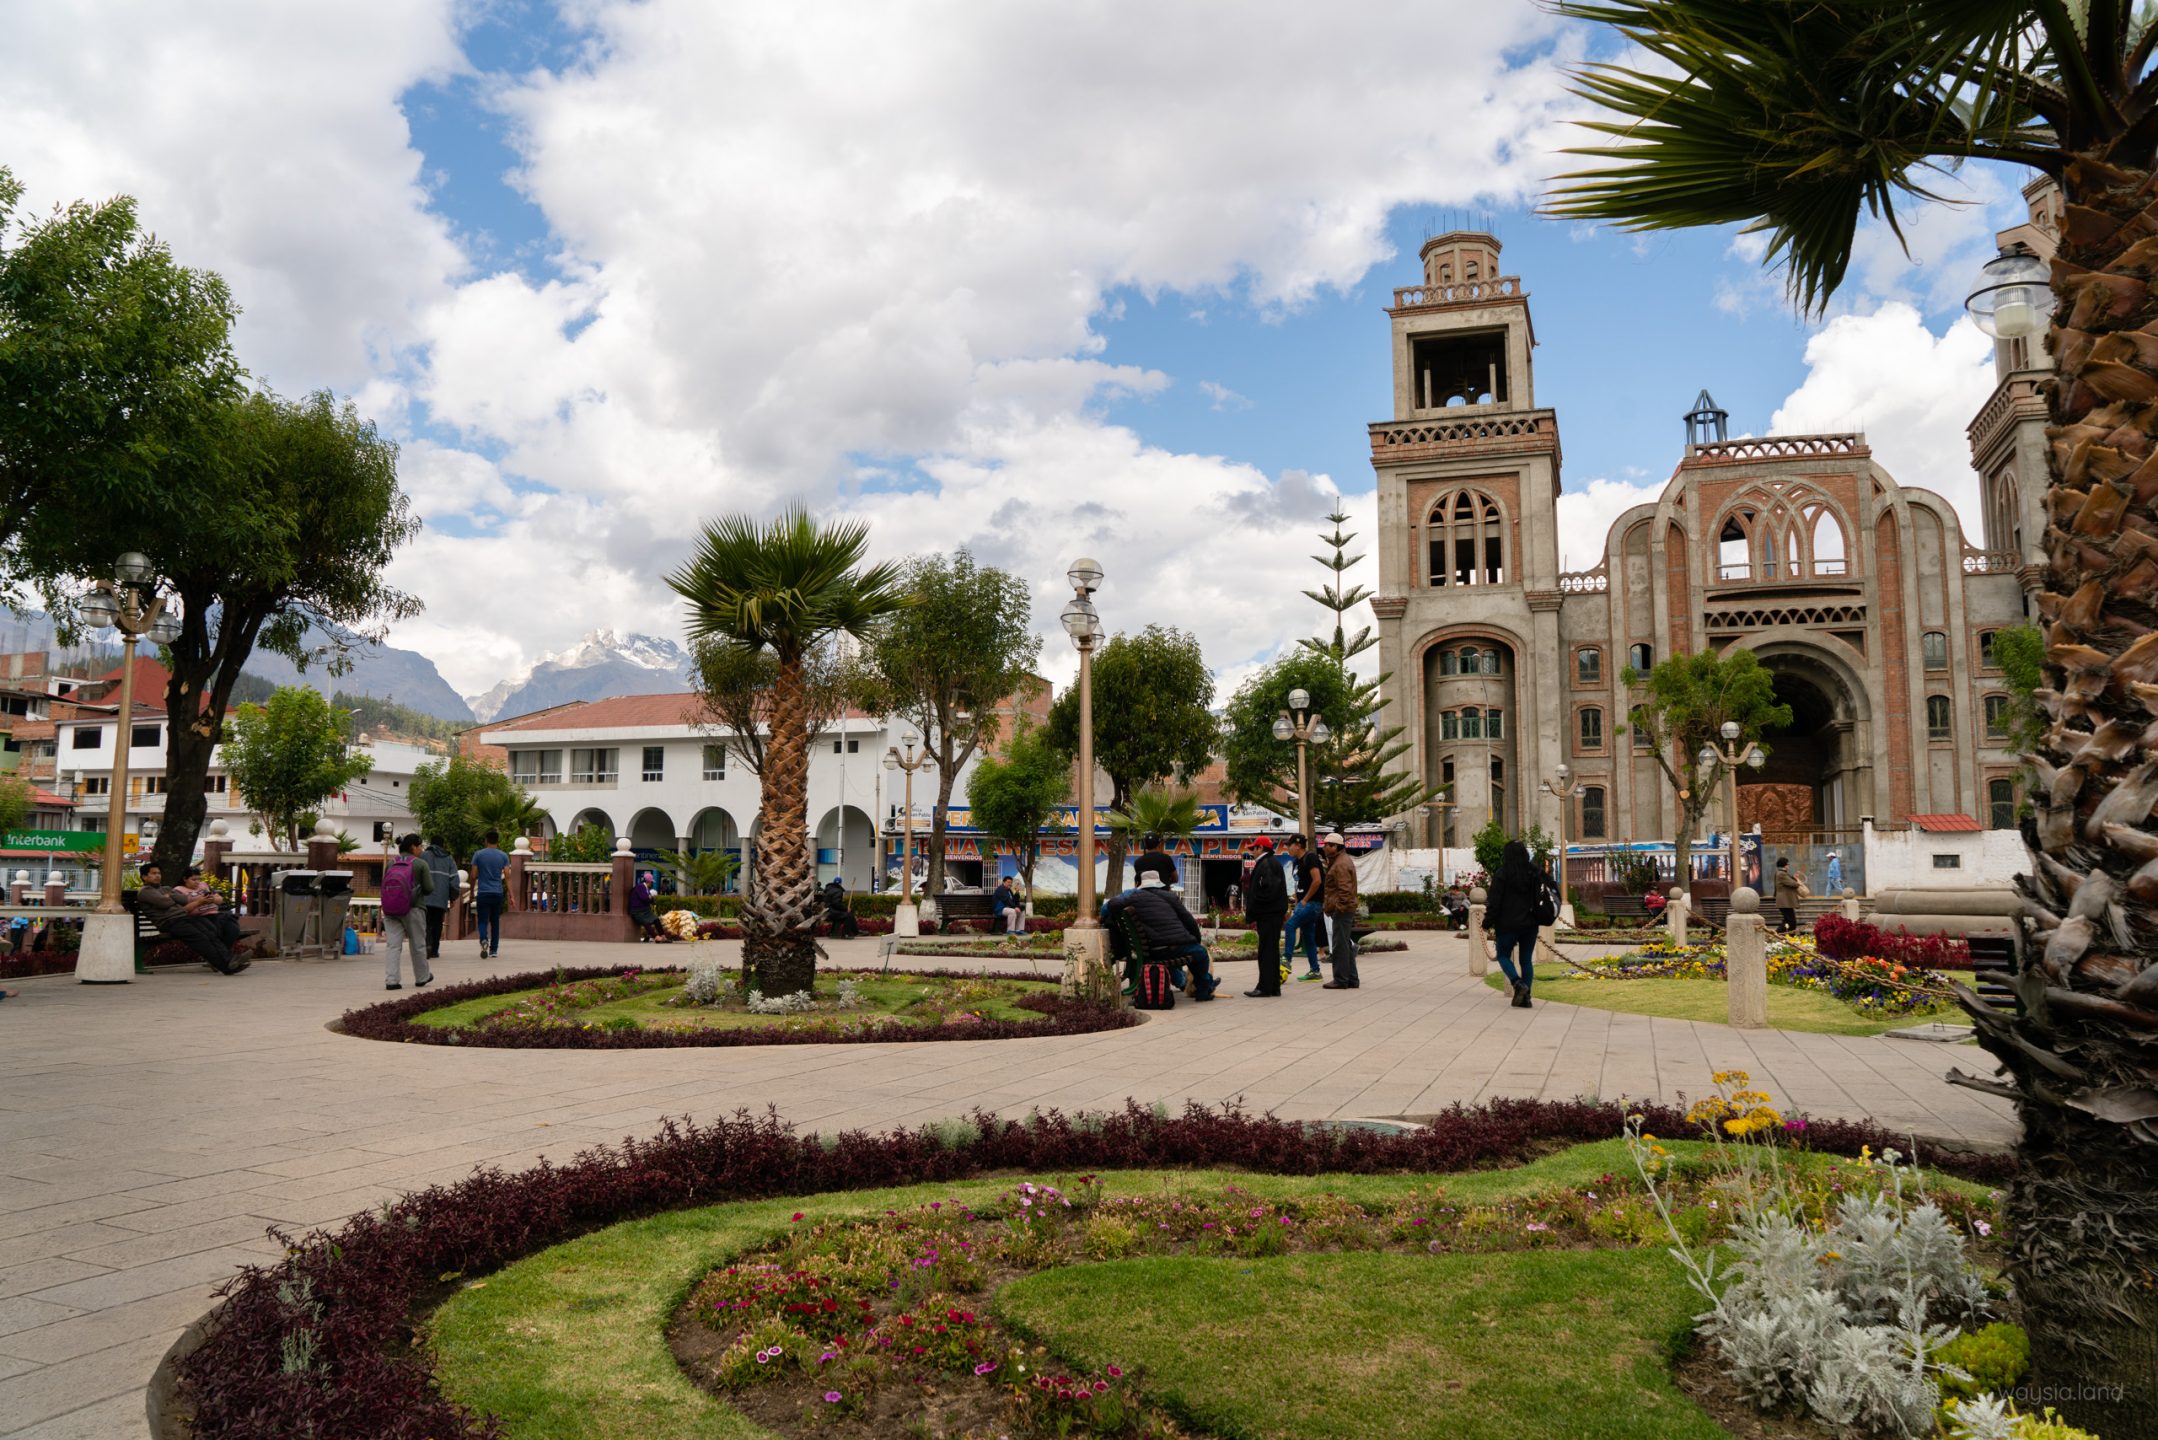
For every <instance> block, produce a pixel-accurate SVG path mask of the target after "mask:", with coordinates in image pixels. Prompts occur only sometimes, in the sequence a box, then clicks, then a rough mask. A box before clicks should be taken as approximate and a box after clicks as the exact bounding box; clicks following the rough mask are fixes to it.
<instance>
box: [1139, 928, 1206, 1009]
mask: <svg viewBox="0 0 2158 1440" xmlns="http://www.w3.org/2000/svg"><path fill="white" fill-rule="evenodd" d="M1152 958H1154V959H1156V960H1158V961H1160V962H1161V963H1162V964H1164V965H1167V966H1168V967H1169V979H1170V980H1171V981H1172V982H1173V983H1175V984H1177V985H1181V986H1184V988H1185V991H1186V993H1187V994H1189V995H1190V996H1191V998H1192V999H1194V1000H1207V999H1211V998H1212V997H1213V994H1214V992H1215V991H1216V990H1219V989H1220V988H1221V982H1220V981H1219V980H1216V979H1214V978H1212V977H1211V976H1210V975H1209V974H1208V966H1207V958H1206V947H1205V946H1204V945H1202V944H1200V943H1199V942H1198V941H1196V940H1194V941H1192V942H1191V943H1190V944H1189V945H1186V946H1185V947H1184V948H1182V949H1181V950H1157V951H1155V952H1154V955H1153V957H1152ZM1187 965H1189V966H1190V967H1191V974H1190V975H1189V976H1188V977H1187V976H1186V975H1185V973H1184V967H1185V966H1187Z"/></svg>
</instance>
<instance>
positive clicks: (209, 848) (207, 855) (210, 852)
mask: <svg viewBox="0 0 2158 1440" xmlns="http://www.w3.org/2000/svg"><path fill="white" fill-rule="evenodd" d="M231 848H232V842H231V841H230V840H225V839H222V838H219V839H211V840H205V841H203V842H202V873H203V874H205V875H215V876H217V877H219V878H220V879H222V878H223V877H224V874H225V853H226V852H227V851H228V850H230V849H231Z"/></svg>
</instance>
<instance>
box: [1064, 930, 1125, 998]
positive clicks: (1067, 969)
mask: <svg viewBox="0 0 2158 1440" xmlns="http://www.w3.org/2000/svg"><path fill="white" fill-rule="evenodd" d="M1057 990H1058V993H1060V994H1062V995H1063V996H1065V998H1067V999H1080V1000H1091V1001H1093V1002H1094V1003H1096V1004H1099V1005H1109V1004H1115V1005H1122V1004H1123V1003H1124V989H1123V982H1122V980H1121V979H1120V978H1119V977H1118V975H1117V973H1116V971H1115V970H1114V969H1112V968H1111V967H1110V964H1109V932H1108V931H1106V930H1103V929H1101V928H1100V927H1099V926H1089V927H1088V928H1086V929H1081V928H1080V927H1079V926H1076V925H1074V926H1071V927H1070V928H1068V929H1066V930H1065V932H1064V975H1063V978H1062V980H1061V981H1060V983H1059V984H1058V986H1057Z"/></svg>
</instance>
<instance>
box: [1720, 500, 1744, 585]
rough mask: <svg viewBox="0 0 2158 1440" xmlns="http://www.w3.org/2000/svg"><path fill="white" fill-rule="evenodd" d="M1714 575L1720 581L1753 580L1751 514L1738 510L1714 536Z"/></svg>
mask: <svg viewBox="0 0 2158 1440" xmlns="http://www.w3.org/2000/svg"><path fill="white" fill-rule="evenodd" d="M1716 575H1717V578H1719V579H1722V580H1750V579H1752V578H1753V512H1752V511H1751V510H1740V511H1736V512H1735V513H1733V514H1732V516H1731V518H1730V519H1728V520H1726V521H1724V522H1723V529H1722V530H1721V531H1719V532H1718V533H1717V535H1716Z"/></svg>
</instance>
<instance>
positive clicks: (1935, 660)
mask: <svg viewBox="0 0 2158 1440" xmlns="http://www.w3.org/2000/svg"><path fill="white" fill-rule="evenodd" d="M1918 653H1919V654H1920V655H1921V656H1923V657H1924V659H1925V662H1926V668H1927V669H1928V670H1946V669H1947V668H1948V637H1947V636H1946V635H1944V634H1942V633H1941V632H1940V631H1938V630H1928V631H1927V632H1926V633H1925V634H1924V635H1921V636H1920V637H1919V639H1918Z"/></svg>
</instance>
